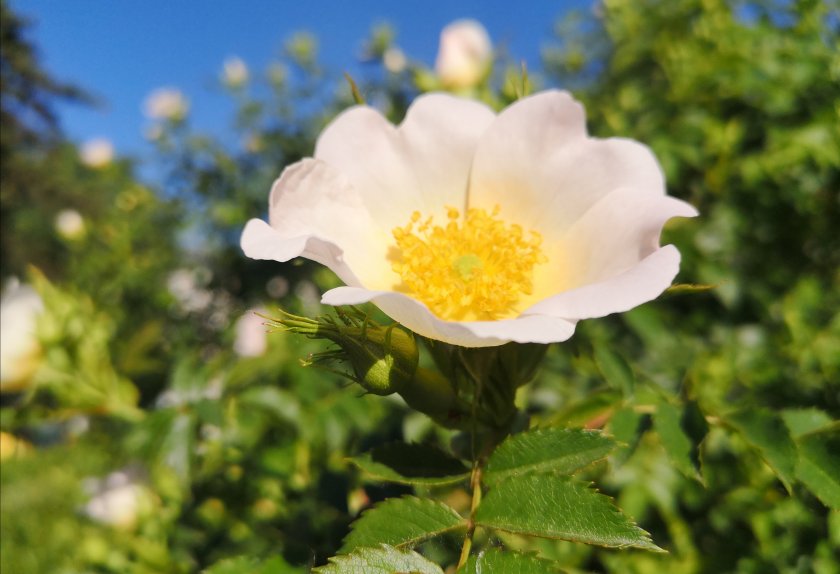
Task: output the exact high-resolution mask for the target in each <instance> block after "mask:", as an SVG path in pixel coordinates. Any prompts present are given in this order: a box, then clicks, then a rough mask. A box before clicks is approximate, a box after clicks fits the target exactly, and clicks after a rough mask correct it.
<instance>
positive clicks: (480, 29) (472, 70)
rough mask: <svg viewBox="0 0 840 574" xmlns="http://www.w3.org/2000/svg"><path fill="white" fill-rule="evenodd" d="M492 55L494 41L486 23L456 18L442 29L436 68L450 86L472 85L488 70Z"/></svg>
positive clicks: (456, 87) (445, 83)
mask: <svg viewBox="0 0 840 574" xmlns="http://www.w3.org/2000/svg"><path fill="white" fill-rule="evenodd" d="M492 59H493V45H492V44H491V42H490V36H489V35H488V34H487V30H486V29H485V28H484V26H482V25H481V24H480V23H479V22H476V21H475V20H457V21H455V22H452V23H451V24H449V25H448V26H446V27H445V28H444V29H443V31H442V32H441V33H440V47H439V48H438V55H437V60H436V61H435V71H436V72H437V75H438V77H439V78H440V80H441V82H442V83H443V85H444V86H446V87H447V88H453V89H456V90H458V89H465V88H471V87H473V86H475V85H476V84H478V83H479V82H480V81H481V80H482V79H483V78H484V76H485V75H486V74H487V72H488V70H489V67H490V62H491V60H492Z"/></svg>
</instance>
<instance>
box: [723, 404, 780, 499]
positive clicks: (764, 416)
mask: <svg viewBox="0 0 840 574" xmlns="http://www.w3.org/2000/svg"><path fill="white" fill-rule="evenodd" d="M726 420H727V421H728V422H729V423H730V424H731V425H732V426H733V427H735V428H736V429H737V430H738V431H739V432H740V433H741V435H742V436H743V437H744V438H745V439H746V441H747V442H748V443H750V444H751V445H752V446H753V447H755V448H756V449H757V450H758V452H759V454H761V457H762V458H763V459H764V460H765V461H766V462H767V464H768V465H770V468H772V469H773V470H774V471H775V473H776V476H778V477H779V480H781V481H782V484H784V485H785V488H786V489H787V490H788V492H790V491H791V485H792V484H793V481H794V478H795V470H796V446H795V445H794V443H793V440H792V439H791V438H790V433H789V432H788V429H787V426H785V423H784V421H782V419H781V417H780V416H778V415H776V414H775V413H772V412H771V411H769V410H767V409H758V408H752V409H746V410H743V411H739V412H737V413H734V414H731V415H729V416H728V417H726Z"/></svg>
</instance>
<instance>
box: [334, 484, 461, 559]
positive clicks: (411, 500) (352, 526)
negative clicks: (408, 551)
mask: <svg viewBox="0 0 840 574" xmlns="http://www.w3.org/2000/svg"><path fill="white" fill-rule="evenodd" d="M397 500H403V501H406V502H409V503H417V502H420V503H426V502H431V503H433V504H435V505H437V506H438V507H440V508H445V509H446V510H449V511H451V512H452V515H453V517H454V516H457V517H458V518H459V520H460V522H459V523H458V524H455V525H453V526H450V527H448V528H442V529H440V530H436V531H433V532H429V533H427V535H425V536H422V537H420V538H416V539H412V540H408V541H406V542H401V543H399V544H388V545H387V546H391V547H392V548H396V549H398V550H402V549H403V548H407V547H409V546H413V545H415V544H420V543H421V542H425V541H426V540H430V539H432V538H434V537H436V536H440V535H441V534H444V533H445V532H450V531H452V530H457V529H459V528H463V527H466V525H467V520H466V518H464V517H463V516H461V515H460V514H458V512H457V511H456V510H455V509H454V508H452V507H451V506H448V505H446V504H444V503H443V502H440V501H438V500H433V499H431V498H420V497H419V496H412V495H410V494H406V495H404V496H400V497H392V498H386V499H385V500H383V501H381V502H377V503H376V504H375V505H373V506H372V507H370V508H368V509H366V510H364V511H363V512H362V513H361V514H360V515H359V517H358V518H357V519H356V520H354V521H353V522H352V523H351V524H350V532H348V533H347V536H345V537H344V538H343V539H342V540H341V548H342V551H340V553H341V555H345V554H348V553H352V552H354V551H356V550H357V549H359V548H376V547H375V546H357V547H355V548H353V550H351V551H350V552H344V551H343V548H344V545H345V544H346V543H347V539H348V538H350V536H351V535H352V534H353V532H354V531H355V530H356V525H357V524H358V522H359V521H360V520H362V519H364V517H365V516H366V515H367V514H368V513H370V512H372V511H375V510H376V509H378V508H380V507H382V506H383V505H385V504H388V503H392V502H394V501H397Z"/></svg>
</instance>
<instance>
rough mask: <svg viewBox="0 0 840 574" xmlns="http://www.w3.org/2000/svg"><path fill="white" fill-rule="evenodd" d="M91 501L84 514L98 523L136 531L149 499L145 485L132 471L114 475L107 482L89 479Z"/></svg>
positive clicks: (87, 480) (87, 483) (87, 484)
mask: <svg viewBox="0 0 840 574" xmlns="http://www.w3.org/2000/svg"><path fill="white" fill-rule="evenodd" d="M86 487H87V490H88V492H89V493H90V494H91V498H90V500H89V501H88V503H87V504H86V505H85V507H84V509H83V513H84V514H85V515H86V516H87V517H88V518H90V519H91V520H94V521H96V522H99V523H101V524H106V525H108V526H113V527H115V528H121V529H129V528H132V527H133V526H134V525H135V524H136V522H137V518H138V517H139V515H140V512H141V511H142V510H143V507H144V505H145V504H146V503H147V501H148V499H149V496H150V495H149V493H148V491H147V489H146V487H145V486H143V485H142V484H141V483H139V482H137V481H136V480H135V478H134V477H133V476H132V474H131V473H130V472H128V471H117V472H112V473H111V474H109V475H108V476H107V477H105V478H104V479H96V478H92V479H86Z"/></svg>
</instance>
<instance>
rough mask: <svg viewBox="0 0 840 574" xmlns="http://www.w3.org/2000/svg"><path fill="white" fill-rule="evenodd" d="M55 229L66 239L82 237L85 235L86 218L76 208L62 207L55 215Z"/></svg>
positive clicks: (71, 239)
mask: <svg viewBox="0 0 840 574" xmlns="http://www.w3.org/2000/svg"><path fill="white" fill-rule="evenodd" d="M55 230H56V232H57V233H58V235H59V236H61V237H63V238H64V239H67V240H70V241H73V240H76V239H81V238H82V237H84V235H85V219H84V218H83V217H82V215H81V214H80V213H79V212H78V211H76V210H75V209H62V210H61V211H59V212H58V214H57V215H56V216H55Z"/></svg>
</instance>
